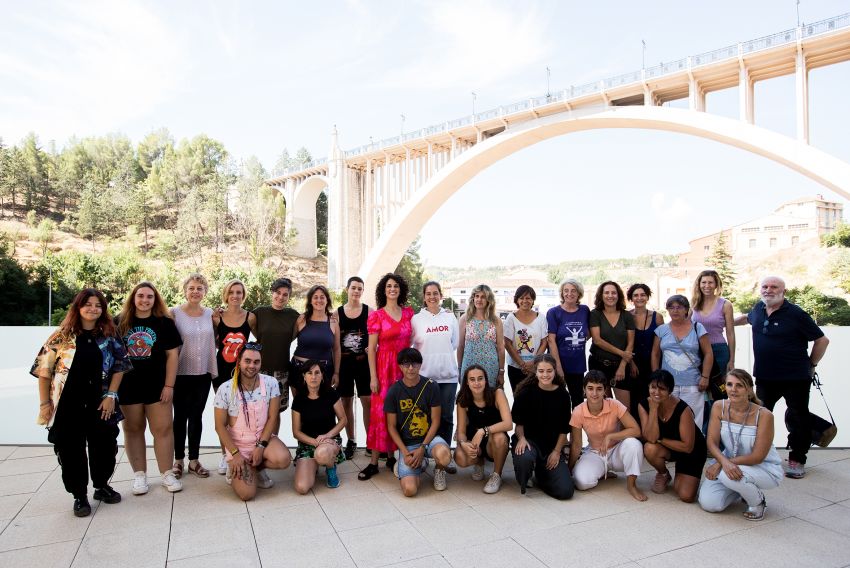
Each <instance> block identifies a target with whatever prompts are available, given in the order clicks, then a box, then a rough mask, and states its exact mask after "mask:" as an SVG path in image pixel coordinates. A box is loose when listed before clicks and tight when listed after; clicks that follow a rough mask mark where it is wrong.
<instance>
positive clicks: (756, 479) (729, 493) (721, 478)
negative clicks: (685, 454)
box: [699, 462, 779, 513]
mask: <svg viewBox="0 0 850 568" xmlns="http://www.w3.org/2000/svg"><path fill="white" fill-rule="evenodd" d="M709 463H711V462H709ZM738 468H739V469H740V470H741V473H743V474H744V477H743V478H742V479H740V480H738V481H735V480H732V479H730V478H729V476H728V475H726V472H724V471H723V470H722V469H721V470H720V473H719V474H718V475H717V479H708V478H703V480H702V485H700V488H699V505H700V507H702V508H703V509H705V510H706V511H708V512H709V513H719V512H720V511H723V510H725V509H726V507H728V506H729V505H731V504H732V503H734V502H735V501H737V500H738V499H740V498H741V497H743V498H744V501H746V502H747V505H748V506H750V507H755V506H756V505H758V504H759V503H761V500H762V499H764V494H763V493H762V492H761V490H762V489H773V488H774V487H778V486H779V481H778V480H777V479H776V478H775V477H774V476H772V475H770V474H769V473H767V472H766V471H764V470H763V469H762V468H760V467H758V466H752V465H739V466H738Z"/></svg>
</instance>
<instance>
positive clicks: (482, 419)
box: [466, 403, 502, 439]
mask: <svg viewBox="0 0 850 568" xmlns="http://www.w3.org/2000/svg"><path fill="white" fill-rule="evenodd" d="M466 417H467V423H466V437H467V439H470V438H472V437H473V436H474V435H475V432H476V430H478V429H479V428H483V427H484V426H492V425H493V424H497V423H499V422H501V421H502V414H501V412H499V408H498V407H496V406H485V407H484V408H479V407H477V406H475V403H472V404H470V405H469V408H467V409H466Z"/></svg>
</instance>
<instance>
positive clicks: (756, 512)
mask: <svg viewBox="0 0 850 568" xmlns="http://www.w3.org/2000/svg"><path fill="white" fill-rule="evenodd" d="M765 509H767V503H766V502H765V500H764V497H762V498H761V503H759V504H758V505H756V506H754V507H747V510H746V511H744V518H745V519H747V520H748V521H760V520H762V519H763V518H764V511H765Z"/></svg>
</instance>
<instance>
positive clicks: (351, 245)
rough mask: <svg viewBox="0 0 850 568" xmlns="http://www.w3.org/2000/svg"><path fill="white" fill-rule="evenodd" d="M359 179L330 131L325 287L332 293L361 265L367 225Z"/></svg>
mask: <svg viewBox="0 0 850 568" xmlns="http://www.w3.org/2000/svg"><path fill="white" fill-rule="evenodd" d="M370 177H371V174H370ZM363 178H364V176H363V175H362V174H361V173H360V172H358V171H356V170H353V169H351V168H349V167H347V166H346V164H345V153H344V152H343V151H342V149H341V148H340V147H339V143H338V140H337V132H336V128H334V131H333V134H332V135H331V150H330V152H329V154H328V287H329V288H330V289H332V290H339V289H340V288H343V287H344V286H345V282H346V280H347V279H348V277H349V276H353V275H354V271H355V270H357V268H358V267H359V266H360V263H361V262H362V261H363V256H364V255H363V242H364V239H363V235H364V233H367V232H368V231H366V230H364V229H363V226H364V225H365V224H366V223H367V222H368V221H367V220H366V218H365V216H364V188H363ZM313 234H314V235H315V229H314V231H313Z"/></svg>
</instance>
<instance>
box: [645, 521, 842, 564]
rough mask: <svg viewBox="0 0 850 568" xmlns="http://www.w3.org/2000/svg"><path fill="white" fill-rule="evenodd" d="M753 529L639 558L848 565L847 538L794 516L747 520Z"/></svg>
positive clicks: (673, 561)
mask: <svg viewBox="0 0 850 568" xmlns="http://www.w3.org/2000/svg"><path fill="white" fill-rule="evenodd" d="M748 524H749V525H750V526H751V527H752V528H750V529H749V530H738V531H734V532H732V533H730V534H728V535H725V536H723V537H720V538H715V539H712V540H707V541H705V542H701V543H699V544H696V545H693V546H689V547H686V548H680V549H676V550H670V551H668V552H664V553H661V554H657V555H655V556H652V557H649V558H644V559H640V560H638V564H639V565H640V566H643V567H647V568H649V567H652V568H655V567H658V568H661V567H667V566H669V567H671V568H672V567H681V566H683V565H684V566H687V565H694V560H695V559H698V560H699V564H701V565H704V566H711V567H712V568H715V567H719V568H725V567H729V568H740V567H741V566H742V565H745V564H747V561H746V559H747V558H752V556H753V554H754V553H757V554H758V561H757V563H758V565H759V566H771V567H779V566H789V567H793V566H818V567H829V566H846V565H847V564H848V563H850V547H848V546H847V541H846V540H845V539H846V538H847V537H846V536H845V535H841V534H839V533H836V532H832V531H828V530H823V529H821V528H819V527H816V526H815V525H812V524H810V523H808V522H806V521H803V520H801V519H797V518H794V517H791V518H787V519H781V520H779V521H775V522H767V523H765V522H764V521H762V522H759V523H748Z"/></svg>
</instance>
